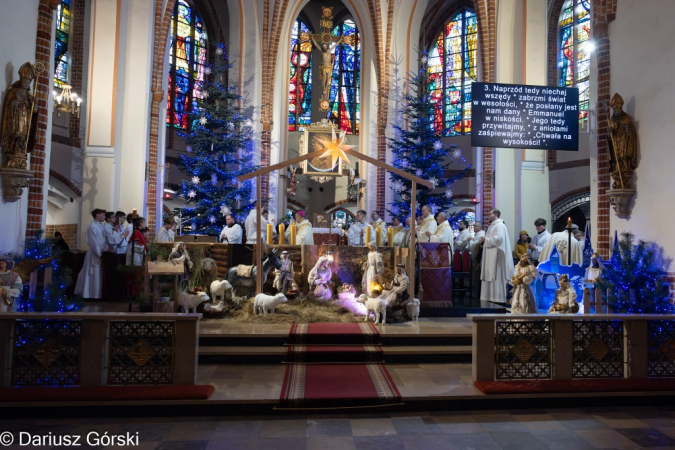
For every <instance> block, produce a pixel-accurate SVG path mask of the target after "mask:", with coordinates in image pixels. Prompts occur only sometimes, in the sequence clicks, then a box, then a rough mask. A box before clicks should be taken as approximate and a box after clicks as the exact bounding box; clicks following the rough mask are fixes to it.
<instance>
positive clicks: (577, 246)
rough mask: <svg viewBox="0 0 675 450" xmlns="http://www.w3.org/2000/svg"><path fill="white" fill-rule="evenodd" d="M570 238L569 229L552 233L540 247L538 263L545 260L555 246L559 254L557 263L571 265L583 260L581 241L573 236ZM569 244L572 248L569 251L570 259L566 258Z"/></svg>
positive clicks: (581, 262)
mask: <svg viewBox="0 0 675 450" xmlns="http://www.w3.org/2000/svg"><path fill="white" fill-rule="evenodd" d="M571 238H572V239H570V235H569V231H567V230H565V231H560V232H558V233H553V234H552V235H551V238H550V239H549V240H548V241H547V242H546V244H545V245H544V246H543V248H542V249H541V253H540V254H539V263H543V262H546V261H548V260H549V259H550V257H551V252H552V251H553V247H554V246H555V247H556V248H557V249H558V255H559V256H560V260H559V264H560V265H563V266H571V265H572V264H574V263H577V264H579V265H581V264H583V262H584V247H583V245H582V244H581V242H579V241H577V240H576V239H575V238H574V236H571ZM570 244H571V246H572V248H571V251H570V257H571V260H570V259H568V256H567V251H568V246H569V245H570Z"/></svg>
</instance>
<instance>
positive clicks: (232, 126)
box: [227, 122, 234, 131]
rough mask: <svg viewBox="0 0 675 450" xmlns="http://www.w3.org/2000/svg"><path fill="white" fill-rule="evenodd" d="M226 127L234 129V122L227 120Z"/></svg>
mask: <svg viewBox="0 0 675 450" xmlns="http://www.w3.org/2000/svg"><path fill="white" fill-rule="evenodd" d="M227 129H228V130H230V131H232V130H234V124H233V123H232V122H227Z"/></svg>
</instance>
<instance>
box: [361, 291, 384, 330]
mask: <svg viewBox="0 0 675 450" xmlns="http://www.w3.org/2000/svg"><path fill="white" fill-rule="evenodd" d="M356 301H357V302H359V303H363V304H364V305H366V318H365V319H363V321H364V322H366V321H368V319H370V312H371V311H372V312H373V319H374V321H375V323H379V322H380V319H382V324H383V325H384V324H386V323H387V304H386V303H385V302H384V299H382V298H380V297H377V298H372V297H367V296H366V294H361V295H360V296H359V298H358V299H356Z"/></svg>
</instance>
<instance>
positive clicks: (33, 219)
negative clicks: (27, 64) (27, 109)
mask: <svg viewBox="0 0 675 450" xmlns="http://www.w3.org/2000/svg"><path fill="white" fill-rule="evenodd" d="M58 4H59V1H58V0H40V5H39V6H38V26H37V40H36V45H35V62H36V63H42V64H43V65H44V67H45V68H46V70H44V71H43V72H42V74H40V76H38V77H36V78H35V83H36V86H37V90H36V93H35V103H36V107H37V111H38V123H37V137H36V139H35V146H34V147H33V151H32V152H31V155H30V170H32V171H33V173H34V178H33V179H32V180H31V181H30V184H29V186H28V218H27V220H26V237H27V238H28V237H31V236H33V235H35V232H36V231H38V230H39V229H40V228H42V215H43V203H44V192H43V188H44V182H45V156H46V155H45V145H46V142H47V114H48V113H49V110H48V108H49V103H48V102H49V94H50V93H51V86H52V79H53V74H52V73H51V71H50V70H49V61H50V60H51V57H52V22H53V20H54V10H55V9H56V7H57V6H58ZM50 139H51V136H50Z"/></svg>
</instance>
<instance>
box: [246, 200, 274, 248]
mask: <svg viewBox="0 0 675 450" xmlns="http://www.w3.org/2000/svg"><path fill="white" fill-rule="evenodd" d="M266 212H267V211H266V210H264V211H262V213H261V214H260V224H261V225H260V230H261V233H260V235H261V236H262V242H267V224H268V223H269V222H268V221H267V219H265V213H266ZM257 223H258V213H257V212H256V209H255V208H253V209H252V210H251V211H249V213H248V216H247V217H246V220H245V221H244V229H245V230H246V243H247V244H255V243H256V240H257V237H258V234H257V230H258V228H257V226H256V224H257Z"/></svg>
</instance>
